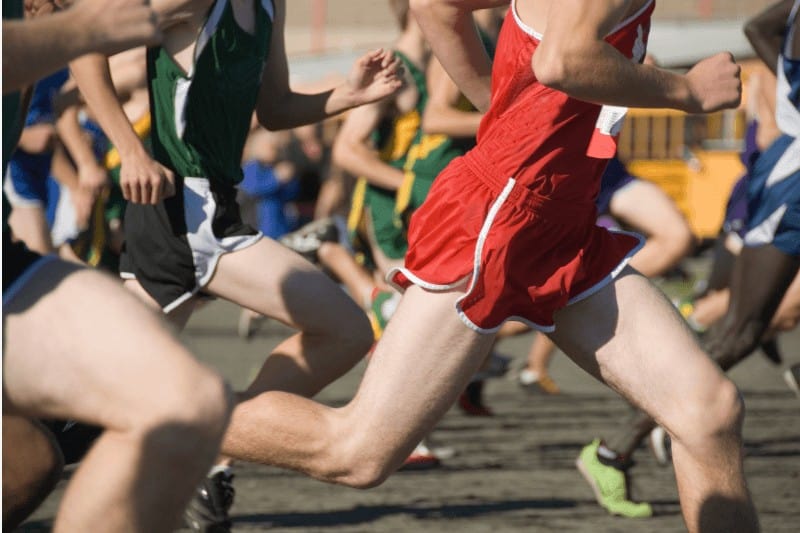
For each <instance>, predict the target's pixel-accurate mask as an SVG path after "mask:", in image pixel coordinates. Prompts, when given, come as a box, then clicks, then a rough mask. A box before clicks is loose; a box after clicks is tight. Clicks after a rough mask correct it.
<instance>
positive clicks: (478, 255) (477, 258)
mask: <svg viewBox="0 0 800 533" xmlns="http://www.w3.org/2000/svg"><path fill="white" fill-rule="evenodd" d="M515 185H516V180H515V179H514V178H509V179H508V182H507V183H506V186H505V187H504V188H503V191H502V192H501V193H500V195H499V196H498V197H497V199H496V200H495V201H494V203H493V204H492V207H491V209H490V210H489V213H488V215H487V216H486V219H485V220H484V222H483V227H481V231H480V233H479V234H478V241H477V243H476V245H475V255H474V263H473V267H472V274H471V281H470V284H469V287H468V288H467V291H466V292H465V293H464V295H463V296H462V297H461V298H459V299H458V300H457V301H456V304H455V307H456V312H457V313H458V316H459V318H460V319H461V321H462V322H463V323H464V324H465V325H466V326H467V327H468V328H469V329H471V330H473V331H476V332H478V333H481V334H484V335H488V334H492V333H497V332H498V331H499V330H500V328H502V327H503V324H505V323H506V322H507V321H509V320H515V321H518V322H522V323H524V324H527V325H528V326H529V327H531V328H533V329H535V330H537V331H541V332H543V333H551V332H553V331H555V329H556V327H555V325H549V326H546V325H543V324H538V323H536V322H532V321H531V320H529V319H527V318H524V317H521V316H516V315H511V316H507V317H505V318H503V320H502V322H500V324H499V325H497V326H496V327H493V328H482V327H480V326H478V325H477V324H475V323H474V322H472V320H470V319H469V317H468V316H467V315H466V313H464V310H463V309H462V307H461V302H462V301H464V300H465V299H466V298H467V297H468V296H469V295H470V293H471V292H472V289H473V288H474V286H475V281H476V280H477V279H478V276H480V272H481V260H482V256H483V246H484V244H485V242H486V238H487V237H488V235H489V231H490V230H491V227H492V224H493V223H494V219H495V218H496V217H497V213H498V212H499V211H500V209H501V208H502V206H503V204H504V203H505V202H506V200H507V199H508V196H509V195H510V194H511V191H512V190H513V188H514V186H515ZM608 231H612V232H614V233H622V234H624V235H630V236H632V237H636V238H637V239H638V240H639V244H638V245H637V246H636V247H635V248H633V249H632V250H631V251H630V252H628V253H627V254H626V255H625V257H624V258H623V259H622V261H620V262H619V263H618V264H617V266H616V267H614V270H612V271H611V272H610V273H609V274H608V275H607V276H606V277H604V278H603V279H602V280H600V281H599V282H598V283H596V284H595V285H593V286H591V287H589V288H588V289H587V290H585V291H583V292H582V293H580V294H578V295H577V296H574V297H572V298H570V299H569V300H568V301H567V305H566V306H565V307H568V306H570V305H572V304H574V303H577V302H579V301H581V300H584V299H586V298H588V297H589V296H591V295H593V294H595V293H596V292H598V291H600V290H601V289H602V288H604V287H605V286H606V285H608V284H609V283H611V282H612V281H614V279H616V278H617V276H619V274H620V272H622V270H623V269H624V268H625V266H627V264H628V262H630V260H631V258H632V257H633V256H634V255H635V254H636V252H638V251H639V250H641V248H642V246H644V243H645V240H644V238H643V237H642V236H641V235H639V234H637V233H632V232H629V231H618V230H608ZM397 272H400V273H402V274H403V275H404V276H405V277H406V278H407V279H408V280H409V281H411V282H412V283H413V284H414V285H418V286H420V287H422V288H423V289H427V290H430V291H434V292H441V291H446V290H450V289H453V288H455V287H458V286H459V285H461V284H463V283H464V281H465V280H466V279H469V278H470V276H467V277H466V278H464V279H461V280H459V281H458V282H456V283H452V284H449V285H437V284H433V283H429V282H426V281H425V280H423V279H421V278H419V277H418V276H416V275H414V274H412V273H411V272H410V271H409V270H408V269H407V268H405V267H402V268H394V269H392V270H391V271H390V272H389V274H388V275H387V281H389V283H390V284H391V285H392V286H394V287H395V288H397V289H400V290H402V287H400V286H399V285H397V284H396V283H394V282H393V281H392V279H393V277H394V274H395V273H397Z"/></svg>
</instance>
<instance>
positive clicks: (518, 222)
mask: <svg viewBox="0 0 800 533" xmlns="http://www.w3.org/2000/svg"><path fill="white" fill-rule="evenodd" d="M654 7H655V2H654V1H653V0H651V1H650V2H648V3H647V4H646V5H645V6H644V7H643V8H642V9H641V10H640V11H639V12H638V13H636V14H634V15H633V16H631V17H629V18H628V19H626V20H624V21H622V22H621V23H620V24H619V25H618V26H617V27H616V28H615V29H614V31H613V32H611V34H609V36H608V37H607V38H606V41H607V42H608V43H610V44H611V45H613V46H614V47H615V48H617V49H618V50H619V51H620V52H621V53H622V54H624V55H625V56H627V57H629V58H631V60H634V61H641V59H642V58H643V57H644V54H645V50H646V44H647V36H648V32H649V29H650V16H651V14H652V12H653V9H654ZM540 38H541V35H539V34H537V33H536V32H535V31H534V30H532V29H531V28H529V27H527V26H525V24H524V23H523V22H522V21H521V20H520V19H519V17H518V16H517V12H516V6H515V3H514V2H512V4H511V9H510V10H509V14H508V15H507V16H506V19H505V21H504V23H503V28H502V30H501V32H500V37H499V40H498V44H497V51H496V53H495V63H494V66H493V69H492V99H491V106H490V109H489V111H488V112H487V114H486V116H485V117H484V119H483V121H482V122H481V126H480V129H479V131H478V144H477V146H476V147H475V148H474V149H473V150H471V151H470V152H469V153H467V154H466V155H465V156H463V157H461V158H458V159H456V160H454V161H453V162H452V163H451V164H450V165H449V166H448V167H447V168H446V169H445V170H444V171H443V172H442V173H441V174H440V175H439V176H438V177H437V179H436V181H435V182H434V185H433V187H432V189H431V191H430V193H429V195H428V200H427V201H426V202H425V203H424V204H423V206H422V207H421V208H420V209H419V210H418V211H417V212H416V213H415V215H414V216H413V218H412V221H411V226H410V229H409V251H408V254H407V256H406V262H405V268H402V269H399V270H395V271H393V272H392V273H390V280H391V281H392V282H393V283H394V284H395V285H397V286H399V287H401V288H403V287H408V286H409V285H410V284H411V283H414V284H417V285H419V286H421V287H423V288H426V289H428V290H433V291H441V290H449V289H452V288H454V287H457V286H460V285H461V284H463V283H465V282H468V283H469V285H468V288H467V293H466V294H465V295H464V297H463V298H461V299H460V300H459V302H458V304H457V311H458V312H459V314H460V316H461V318H462V319H463V320H464V322H465V323H466V324H467V325H468V326H470V327H471V328H473V329H475V330H477V331H481V332H485V333H489V332H493V331H496V330H497V329H499V327H500V326H501V325H502V323H503V322H504V321H505V320H507V319H516V320H522V321H524V322H527V323H529V324H530V325H532V326H533V327H535V328H537V329H540V330H544V331H552V330H553V328H554V326H553V313H554V312H555V311H557V310H558V309H560V308H562V307H564V306H566V305H569V304H570V303H573V302H576V301H578V300H580V299H583V298H586V297H587V296H589V295H590V294H592V293H594V292H596V291H598V290H599V289H600V288H602V287H603V286H604V285H606V284H607V283H609V282H610V281H611V280H613V278H614V277H615V276H616V275H617V274H618V273H619V272H620V271H621V270H622V267H623V266H624V265H625V264H626V263H627V261H628V260H629V259H630V257H631V256H632V255H633V254H634V253H635V252H636V250H638V248H639V247H640V246H641V243H642V239H641V238H640V237H639V236H637V235H634V234H630V233H621V232H616V233H615V232H610V231H608V230H606V229H604V228H600V227H598V226H596V225H595V219H596V216H597V214H596V209H595V204H594V199H595V197H596V196H597V193H598V191H599V189H600V178H601V176H602V174H603V171H604V169H605V166H606V163H607V160H608V158H609V157H611V155H613V152H614V147H615V140H614V136H615V135H616V134H617V133H618V132H619V125H620V123H621V117H622V116H624V111H625V110H624V109H620V108H615V107H609V106H600V105H597V104H591V103H587V102H583V101H580V100H576V99H574V98H571V97H569V96H567V95H566V94H564V93H562V92H559V91H556V90H553V89H550V88H548V87H545V86H544V85H542V84H541V83H539V82H538V80H537V79H536V75H535V72H534V71H533V69H532V58H533V54H534V53H535V52H536V48H537V46H538V45H539V41H540Z"/></svg>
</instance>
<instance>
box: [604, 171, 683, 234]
mask: <svg viewBox="0 0 800 533" xmlns="http://www.w3.org/2000/svg"><path fill="white" fill-rule="evenodd" d="M609 207H610V209H611V214H612V215H614V216H615V217H617V218H619V219H621V220H622V221H623V222H625V223H626V224H628V225H630V226H632V227H634V228H636V230H638V231H641V232H644V233H645V234H646V235H658V234H661V233H664V232H665V231H674V230H675V229H676V228H677V229H683V228H686V230H687V231H688V225H687V223H686V219H685V218H684V217H683V215H682V214H681V212H680V211H679V210H678V208H677V206H676V205H675V203H674V202H673V201H672V199H671V198H670V197H669V196H667V194H666V193H665V192H664V191H662V190H661V189H660V188H659V187H658V186H657V185H655V184H653V183H650V182H647V181H642V180H636V181H634V182H632V183H630V184H629V185H628V186H627V187H624V188H623V189H622V190H620V191H619V192H617V193H616V194H614V195H613V196H612V197H611V204H610V206H609Z"/></svg>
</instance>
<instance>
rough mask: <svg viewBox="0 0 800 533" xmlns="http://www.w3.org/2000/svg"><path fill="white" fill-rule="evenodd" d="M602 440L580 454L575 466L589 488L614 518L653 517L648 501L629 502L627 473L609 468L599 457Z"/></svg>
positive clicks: (595, 441)
mask: <svg viewBox="0 0 800 533" xmlns="http://www.w3.org/2000/svg"><path fill="white" fill-rule="evenodd" d="M599 446H600V439H595V440H594V441H592V443H591V444H589V445H587V446H584V448H583V450H581V454H580V455H579V456H578V459H577V460H576V461H575V466H577V467H578V470H579V471H580V473H581V474H583V477H584V478H586V481H588V482H589V486H590V487H592V490H593V491H594V495H595V497H596V498H597V503H599V504H600V505H601V506H603V507H605V509H606V510H607V511H608V512H609V513H611V514H612V515H619V516H624V517H626V518H649V517H651V516H653V508H652V507H650V504H649V503H646V502H634V501H631V500H629V499H628V485H627V481H626V479H625V472H623V471H622V470H619V469H618V468H614V467H613V466H607V465H604V464H603V463H601V462H600V459H598V458H597V448H598V447H599Z"/></svg>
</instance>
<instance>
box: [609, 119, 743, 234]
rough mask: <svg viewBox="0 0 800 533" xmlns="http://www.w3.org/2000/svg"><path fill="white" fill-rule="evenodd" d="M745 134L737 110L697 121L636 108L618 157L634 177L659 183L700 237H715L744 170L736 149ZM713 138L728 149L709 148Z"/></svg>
mask: <svg viewBox="0 0 800 533" xmlns="http://www.w3.org/2000/svg"><path fill="white" fill-rule="evenodd" d="M743 131H744V116H743V114H742V113H740V112H737V111H727V112H723V113H714V114H711V115H702V116H698V115H687V114H685V113H682V112H680V111H674V110H670V109H653V110H644V109H632V110H631V111H630V113H629V114H628V118H627V120H626V124H625V127H624V128H623V130H622V134H621V135H620V140H619V155H620V157H621V158H622V159H623V160H624V161H626V162H627V164H628V168H629V170H630V171H631V173H632V174H634V175H636V176H639V177H641V178H643V179H646V180H648V181H651V182H653V183H655V184H657V185H658V186H659V187H661V188H662V189H663V190H664V191H665V192H666V193H667V194H668V195H669V196H670V197H671V198H672V199H673V200H674V201H675V203H676V204H677V205H678V208H679V209H680V210H681V212H683V214H684V215H685V216H686V218H687V220H688V221H689V225H690V227H691V228H692V230H693V231H694V233H695V234H696V235H697V236H699V237H701V238H713V237H714V236H716V234H717V233H718V232H719V229H720V227H721V225H722V220H723V217H724V214H725V205H726V202H727V199H728V195H729V193H730V190H731V188H732V186H733V183H734V182H735V180H736V179H737V178H738V177H739V176H740V175H741V174H742V172H743V171H744V168H743V167H742V164H741V162H740V161H739V155H738V151H737V150H736V149H734V148H733V147H735V146H737V144H738V139H741V137H742V134H743ZM709 139H713V140H714V141H713V142H714V143H716V144H717V145H721V146H722V147H723V148H727V149H720V150H711V149H708V148H705V147H704V145H705V144H708V140H709ZM689 146H691V149H690V148H688V147H689Z"/></svg>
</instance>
